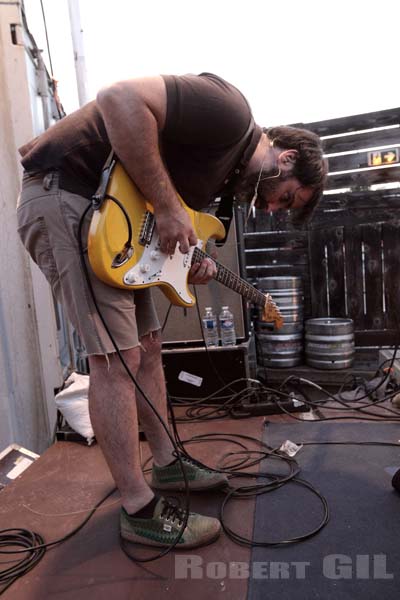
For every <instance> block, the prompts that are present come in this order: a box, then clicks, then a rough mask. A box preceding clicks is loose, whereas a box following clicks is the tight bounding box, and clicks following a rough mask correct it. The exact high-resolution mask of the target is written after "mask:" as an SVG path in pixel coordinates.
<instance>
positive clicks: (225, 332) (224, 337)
mask: <svg viewBox="0 0 400 600" xmlns="http://www.w3.org/2000/svg"><path fill="white" fill-rule="evenodd" d="M219 326H220V329H221V344H222V345H223V346H235V344H236V332H235V321H234V318H233V314H232V313H231V311H230V310H229V306H223V307H222V311H221V314H220V315H219Z"/></svg>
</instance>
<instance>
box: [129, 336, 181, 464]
mask: <svg viewBox="0 0 400 600" xmlns="http://www.w3.org/2000/svg"><path fill="white" fill-rule="evenodd" d="M140 343H141V345H142V349H141V362H140V367H139V370H138V373H137V378H138V382H139V385H140V387H141V388H142V389H143V391H144V393H145V394H146V396H147V398H148V399H149V400H150V401H151V403H152V405H153V406H154V408H155V409H156V411H157V412H158V413H159V414H160V416H161V417H162V419H163V421H164V423H165V424H166V426H167V427H168V408H167V396H166V387H165V378H164V369H163V366H162V360H161V334H160V332H159V331H154V332H152V333H150V334H148V335H145V336H143V337H142V338H141V339H140ZM136 398H137V409H138V413H139V420H140V425H141V427H142V428H143V431H144V432H145V434H146V438H147V440H148V442H149V446H150V450H151V452H152V454H153V459H154V462H155V463H156V464H157V465H158V466H160V467H163V466H164V465H167V464H169V463H171V462H172V461H173V460H174V459H175V458H176V456H175V455H174V447H173V445H172V442H171V440H170V439H169V437H168V435H167V433H166V431H165V429H164V427H163V426H162V425H161V423H160V421H159V419H158V418H157V416H156V415H155V414H154V412H153V410H152V409H151V408H150V407H149V405H148V404H147V402H146V401H145V399H144V398H143V396H142V395H141V394H140V393H139V392H137V396H136Z"/></svg>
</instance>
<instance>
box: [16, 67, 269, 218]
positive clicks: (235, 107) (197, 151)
mask: <svg viewBox="0 0 400 600" xmlns="http://www.w3.org/2000/svg"><path fill="white" fill-rule="evenodd" d="M163 79H164V81H165V85H166V90H167V115H166V122H165V127H164V129H163V131H162V132H161V136H160V150H161V154H162V157H163V160H164V162H165V164H166V167H167V169H168V171H169V173H170V176H171V178H172V180H173V182H174V184H175V187H176V189H177V190H178V192H179V193H180V195H181V196H182V197H183V199H184V201H185V202H186V203H187V204H188V205H189V206H191V207H192V208H194V209H200V208H203V207H205V206H207V205H208V204H209V203H210V202H211V201H212V200H213V198H215V197H216V196H217V195H218V194H219V193H221V192H222V190H223V189H224V187H225V186H226V185H227V184H228V180H231V179H232V177H233V176H234V175H235V172H236V176H237V175H238V174H239V172H240V170H241V169H242V168H243V167H244V166H245V165H246V164H247V161H248V160H249V158H250V156H251V155H252V154H253V152H254V150H255V148H256V146H257V143H258V141H259V139H260V136H261V128H260V127H258V126H257V125H254V122H253V118H252V115H251V110H250V107H249V105H248V103H247V101H246V99H245V98H244V96H243V95H242V94H241V92H240V91H239V90H238V89H237V88H235V87H234V86H233V85H231V84H229V83H228V82H226V81H224V80H223V79H221V78H220V77H218V76H216V75H213V74H210V73H202V74H201V75H184V76H173V75H165V76H163ZM110 151H111V145H110V141H109V138H108V135H107V131H106V128H105V125H104V121H103V119H102V115H101V112H100V110H99V108H98V106H97V103H96V101H92V102H89V103H88V104H86V105H85V106H83V107H82V108H80V109H79V110H77V111H75V112H74V113H72V114H70V115H68V116H67V117H64V118H63V119H61V120H60V121H58V122H57V123H56V124H55V125H53V126H52V127H50V128H49V129H48V130H46V131H45V132H44V133H43V134H41V135H40V136H39V137H37V138H35V139H34V140H32V141H31V142H29V143H28V144H26V145H25V146H23V147H22V148H20V153H21V155H22V161H21V162H22V165H23V167H24V169H25V170H26V171H28V172H31V173H38V172H48V171H52V170H57V171H59V173H60V185H61V187H62V188H64V189H66V190H69V191H71V192H74V193H77V194H80V195H83V196H85V197H87V198H90V197H91V196H92V194H93V193H94V192H95V191H96V189H97V186H98V182H99V177H100V173H101V170H102V167H103V165H104V163H105V161H106V160H107V157H108V155H109V154H110Z"/></svg>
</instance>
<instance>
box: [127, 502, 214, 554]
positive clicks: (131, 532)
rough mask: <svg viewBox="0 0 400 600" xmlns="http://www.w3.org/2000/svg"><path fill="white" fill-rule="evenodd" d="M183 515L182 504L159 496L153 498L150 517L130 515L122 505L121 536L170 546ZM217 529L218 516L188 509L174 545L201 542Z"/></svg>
mask: <svg viewBox="0 0 400 600" xmlns="http://www.w3.org/2000/svg"><path fill="white" fill-rule="evenodd" d="M184 516H185V511H184V509H183V508H181V507H179V506H176V505H175V504H172V503H171V502H169V501H168V500H166V499H165V498H162V497H161V498H160V499H159V501H158V502H157V504H156V507H155V509H154V513H153V517H152V518H151V519H139V518H135V517H131V516H129V515H128V513H127V512H126V510H125V509H124V508H123V507H122V508H121V516H120V527H121V537H123V538H124V539H125V540H128V541H129V542H135V543H138V544H144V545H146V546H158V547H166V546H170V545H171V544H172V543H173V542H174V540H175V539H176V538H177V536H178V534H179V532H180V529H181V527H182V523H183V521H184ZM220 533H221V524H220V522H219V520H218V519H214V518H213V517H204V516H203V515H198V514H197V513H192V512H190V513H189V518H188V522H187V525H186V527H185V530H184V532H183V535H182V537H181V539H180V540H179V542H178V543H177V545H176V548H178V549H180V548H185V549H187V548H197V547H198V546H205V545H206V544H210V543H211V542H213V541H214V540H216V539H217V538H218V536H219V534H220Z"/></svg>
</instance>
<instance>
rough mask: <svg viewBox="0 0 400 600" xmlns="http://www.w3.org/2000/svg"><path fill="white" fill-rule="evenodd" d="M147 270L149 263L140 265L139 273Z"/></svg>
mask: <svg viewBox="0 0 400 600" xmlns="http://www.w3.org/2000/svg"><path fill="white" fill-rule="evenodd" d="M149 271H150V265H148V264H147V263H145V264H144V265H140V272H141V273H148V272H149Z"/></svg>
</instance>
